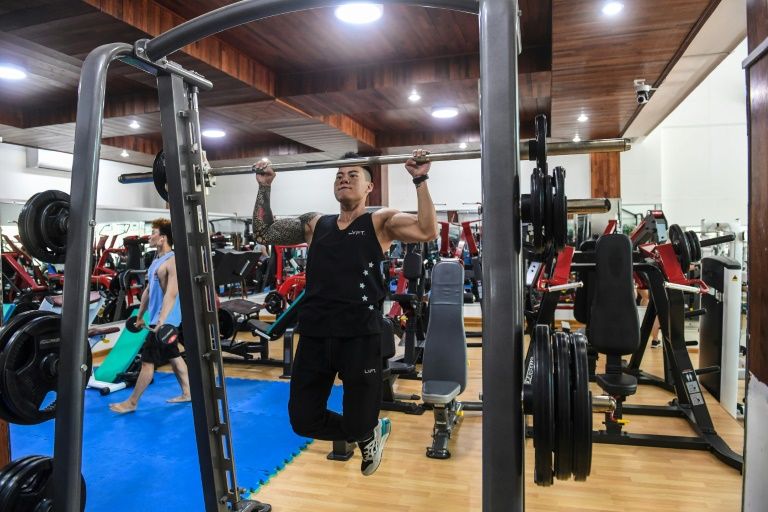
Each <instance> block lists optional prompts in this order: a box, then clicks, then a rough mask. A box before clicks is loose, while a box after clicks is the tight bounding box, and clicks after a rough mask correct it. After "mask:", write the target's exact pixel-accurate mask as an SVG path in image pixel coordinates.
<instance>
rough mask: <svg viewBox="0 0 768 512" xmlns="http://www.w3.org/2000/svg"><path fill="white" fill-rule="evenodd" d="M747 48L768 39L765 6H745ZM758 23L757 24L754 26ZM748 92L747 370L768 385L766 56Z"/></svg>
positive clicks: (751, 75)
mask: <svg viewBox="0 0 768 512" xmlns="http://www.w3.org/2000/svg"><path fill="white" fill-rule="evenodd" d="M747 19H748V20H749V24H748V30H749V37H748V39H749V48H750V50H752V49H754V48H756V47H757V46H759V45H760V44H761V43H762V42H763V41H764V40H765V39H766V37H768V2H766V0H750V1H749V2H748V15H747ZM757 21H759V23H758V22H757ZM747 84H748V90H749V97H748V101H749V110H748V114H749V127H748V132H749V327H748V331H749V342H748V343H749V346H748V349H747V353H748V356H747V358H748V361H749V363H748V366H749V367H748V370H749V371H750V372H751V373H752V374H754V375H755V376H756V377H757V378H758V379H759V380H760V381H761V382H764V383H766V382H768V286H767V285H768V266H766V265H765V255H766V254H768V218H767V217H766V215H765V212H766V210H768V147H766V145H765V140H766V138H768V97H766V95H765V94H764V93H763V92H761V91H765V90H766V88H768V55H763V57H761V58H760V59H759V60H758V61H756V62H755V63H753V64H752V66H751V67H750V68H749V69H748V71H747Z"/></svg>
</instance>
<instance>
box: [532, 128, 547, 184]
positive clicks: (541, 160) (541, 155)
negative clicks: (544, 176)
mask: <svg viewBox="0 0 768 512" xmlns="http://www.w3.org/2000/svg"><path fill="white" fill-rule="evenodd" d="M534 128H535V131H536V167H538V168H539V169H541V172H543V173H547V172H548V171H549V169H548V168H547V116H545V115H544V114H539V115H537V116H536V119H535V120H534Z"/></svg>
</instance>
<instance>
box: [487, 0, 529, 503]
mask: <svg viewBox="0 0 768 512" xmlns="http://www.w3.org/2000/svg"><path fill="white" fill-rule="evenodd" d="M517 5H518V4H517V0H480V77H481V78H480V137H481V141H482V147H483V159H482V167H481V169H482V191H483V215H484V216H485V219H486V220H487V222H485V224H484V226H483V228H484V229H483V293H484V296H483V301H484V304H483V511H484V512H523V509H524V503H525V496H524V493H525V488H524V478H523V477H524V449H525V430H524V424H523V406H522V394H523V389H522V386H523V328H522V304H523V301H522V300H523V294H522V288H523V287H522V276H521V272H520V269H521V268H522V262H521V258H520V250H521V244H522V242H521V237H522V233H521V223H520V220H521V219H520V176H519V175H520V169H519V166H520V162H519V155H520V150H519V140H520V137H519V126H518V98H517V74H518V70H517V54H518V47H517V40H518V38H517V34H518V28H519V26H518V8H517Z"/></svg>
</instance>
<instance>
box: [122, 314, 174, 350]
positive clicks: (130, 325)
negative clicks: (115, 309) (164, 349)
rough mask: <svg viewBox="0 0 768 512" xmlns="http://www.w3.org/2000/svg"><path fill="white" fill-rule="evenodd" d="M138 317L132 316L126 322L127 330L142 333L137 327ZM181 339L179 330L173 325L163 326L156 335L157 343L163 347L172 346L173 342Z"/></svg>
mask: <svg viewBox="0 0 768 512" xmlns="http://www.w3.org/2000/svg"><path fill="white" fill-rule="evenodd" d="M137 319H138V317H136V316H132V317H131V318H129V319H128V320H126V321H125V328H126V329H128V330H129V331H130V332H134V333H136V332H140V331H141V328H140V327H139V326H138V325H136V322H137ZM178 337H179V329H178V328H177V327H176V326H174V325H171V324H163V325H161V326H160V327H159V328H158V329H157V332H156V333H155V339H156V340H157V342H158V343H159V344H160V345H162V346H165V345H171V344H172V343H173V342H175V341H176V340H177V339H178Z"/></svg>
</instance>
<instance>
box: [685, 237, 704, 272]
mask: <svg viewBox="0 0 768 512" xmlns="http://www.w3.org/2000/svg"><path fill="white" fill-rule="evenodd" d="M685 236H686V237H687V238H688V246H689V247H690V248H691V261H692V262H693V263H696V262H697V261H701V242H700V241H699V236H698V235H697V234H696V233H694V232H693V231H686V232H685ZM683 272H688V269H687V268H684V269H683Z"/></svg>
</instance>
